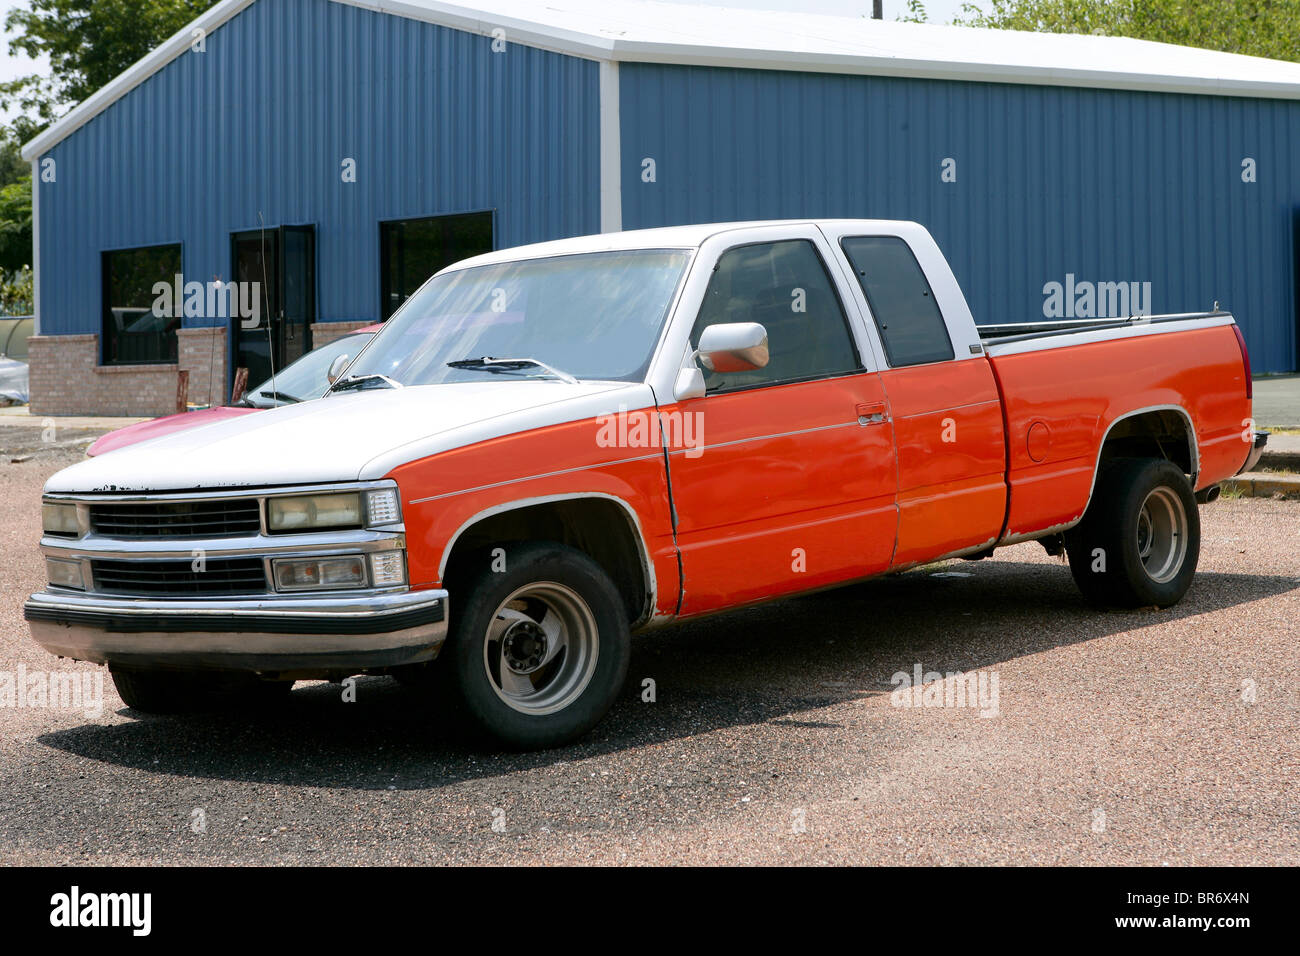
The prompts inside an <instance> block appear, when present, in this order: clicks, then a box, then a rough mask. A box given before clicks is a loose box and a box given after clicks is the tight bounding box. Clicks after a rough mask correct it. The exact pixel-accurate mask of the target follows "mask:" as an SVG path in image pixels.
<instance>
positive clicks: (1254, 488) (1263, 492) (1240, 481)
mask: <svg viewBox="0 0 1300 956" xmlns="http://www.w3.org/2000/svg"><path fill="white" fill-rule="evenodd" d="M1222 485H1223V490H1224V491H1225V492H1229V491H1231V492H1236V493H1238V494H1240V495H1241V496H1242V497H1244V498H1296V499H1300V476H1281V475H1269V474H1262V473H1260V472H1257V471H1249V472H1246V474H1244V475H1238V476H1237V477H1235V478H1229V479H1228V480H1227V481H1224V482H1222Z"/></svg>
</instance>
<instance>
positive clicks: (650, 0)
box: [23, 0, 1300, 160]
mask: <svg viewBox="0 0 1300 956" xmlns="http://www.w3.org/2000/svg"><path fill="white" fill-rule="evenodd" d="M253 2H255V0H223V2H221V3H219V4H217V5H216V6H215V7H213V8H212V9H210V10H208V11H207V12H206V13H204V14H203V15H202V16H200V17H199V18H198V19H197V20H195V21H194V22H193V23H191V24H189V25H187V26H186V27H184V28H183V29H181V30H180V31H178V32H177V33H176V34H175V35H173V36H172V37H170V38H169V39H168V40H167V41H166V42H165V43H163V44H162V45H161V46H159V47H158V48H157V49H155V50H154V51H153V52H151V53H150V54H148V55H147V56H145V57H144V58H143V59H141V60H140V61H139V62H138V63H136V64H135V65H133V66H132V67H131V68H130V69H128V70H127V71H126V72H124V73H122V74H121V75H120V76H118V77H117V78H116V79H114V80H113V81H112V82H111V83H109V84H108V85H107V86H105V87H104V88H103V89H101V90H99V91H98V92H96V93H95V94H94V95H93V96H91V97H89V98H88V99H86V100H85V101H84V102H83V103H81V104H80V105H78V106H77V107H76V108H74V109H73V110H72V111H70V112H69V113H68V114H67V115H66V116H64V117H63V118H62V119H61V120H59V121H58V122H56V123H54V124H53V125H52V126H50V128H49V129H47V130H46V131H45V132H43V133H42V134H41V135H39V136H37V137H36V138H35V139H33V140H32V141H31V142H29V143H27V144H26V145H25V146H24V147H23V157H24V158H25V159H27V160H32V159H35V158H37V157H39V156H40V155H41V154H42V153H44V152H45V151H46V150H48V149H50V148H51V147H52V146H54V145H55V144H56V143H58V142H60V141H61V140H63V139H64V138H65V137H67V136H68V135H69V134H70V133H72V132H73V131H75V130H77V129H79V128H80V127H81V126H83V125H85V124H86V123H87V122H89V121H90V120H91V119H93V118H94V117H95V116H97V115H98V114H99V113H101V112H103V111H104V110H105V109H107V108H108V107H109V106H111V105H112V104H113V103H114V102H116V101H117V100H118V99H120V98H121V97H122V96H124V95H125V94H126V93H127V92H129V91H130V90H132V89H134V88H135V87H136V86H138V85H139V84H140V83H142V82H144V81H145V80H146V79H148V78H149V77H150V76H152V75H153V74H154V73H156V72H157V71H158V70H160V69H162V68H163V67H164V66H166V65H167V64H168V63H170V62H171V61H172V60H174V59H176V58H177V57H178V56H180V55H181V54H183V53H184V52H185V51H186V50H188V49H189V47H190V43H191V37H192V33H193V31H194V30H195V29H196V28H201V29H203V30H204V31H205V32H206V33H211V32H212V31H213V30H215V29H216V28H217V27H219V26H221V25H222V24H223V23H225V22H226V21H227V20H229V19H230V18H231V17H233V16H235V15H236V14H237V13H239V12H240V11H241V10H243V9H244V8H245V7H248V6H249V5H250V4H252V3H253ZM332 2H337V3H346V4H349V5H351V6H356V7H362V8H365V9H368V10H374V11H377V12H381V13H388V14H392V15H394V16H400V17H406V18H409V19H414V20H421V21H424V22H426V23H433V24H437V25H439V26H444V27H450V28H452V29H456V30H462V31H466V32H469V33H477V34H481V35H485V36H486V35H491V34H492V32H493V31H494V30H497V29H503V30H505V33H506V40H507V42H510V43H517V44H522V45H525V46H531V47H537V48H540V49H544V50H551V51H553V52H557V53H565V54H568V55H571V56H579V57H584V58H587V59H594V60H602V61H612V62H643V63H646V62H648V63H679V64H685V65H694V66H722V67H739V68H745V69H780V70H798V71H804V72H822V73H848V74H861V75H876V76H911V77H924V78H929V79H952V80H966V81H973V82H989V83H1015V84H1032V85H1048V86H1080V87H1095V88H1107V89H1127V90H1151V91H1156V92H1168V93H1195V94H1210V95H1220V96H1249V97H1267V98H1274V99H1300V64H1295V63H1288V62H1282V61H1276V60H1266V59H1262V58H1259V57H1249V56H1240V55H1237V54H1230V53H1218V52H1215V51H1209V50H1198V49H1192V48H1188V47H1178V46H1172V45H1170V44H1165V43H1153V42H1150V41H1145V40H1134V39H1128V38H1123V37H1100V36H1077V35H1070V34H1030V33H1021V32H1016V31H1005V30H980V29H975V28H971V27H951V26H935V25H930V24H912V23H901V22H895V21H880V20H863V19H860V18H852V17H842V16H827V15H823V14H806V13H795V12H791V11H781V10H776V11H774V10H755V9H751V8H746V9H727V8H723V7H716V6H702V5H695V6H691V5H683V4H680V3H678V4H674V3H666V2H658V0H546V2H544V3H543V2H538V0H467V2H465V3H447V2H443V0H332Z"/></svg>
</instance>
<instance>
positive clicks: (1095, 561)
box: [1065, 458, 1201, 607]
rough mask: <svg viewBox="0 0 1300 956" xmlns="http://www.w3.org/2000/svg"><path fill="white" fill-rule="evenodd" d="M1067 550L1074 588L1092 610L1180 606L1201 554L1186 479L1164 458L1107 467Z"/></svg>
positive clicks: (1129, 460) (1072, 531)
mask: <svg viewBox="0 0 1300 956" xmlns="http://www.w3.org/2000/svg"><path fill="white" fill-rule="evenodd" d="M1180 539H1181V540H1180ZM1165 542H1167V544H1166V543H1165ZM1065 548H1066V553H1067V554H1068V555H1069V559H1070V571H1071V573H1072V574H1073V575H1074V581H1075V583H1076V584H1077V585H1078V586H1079V590H1080V591H1082V592H1083V595H1084V597H1086V598H1087V599H1088V600H1089V601H1092V602H1093V603H1094V604H1099V605H1103V606H1114V607H1150V606H1152V605H1154V606H1156V607H1170V606H1172V605H1174V604H1177V603H1178V602H1179V601H1180V600H1182V598H1183V595H1184V594H1186V593H1187V589H1188V588H1189V587H1191V584H1192V576H1193V575H1194V574H1195V573H1196V563H1197V561H1198V560H1199V558H1200V552H1201V521H1200V515H1199V514H1198V513H1197V509H1196V498H1195V496H1194V495H1193V493H1192V487H1191V484H1190V483H1189V482H1188V480H1187V476H1186V475H1184V474H1183V472H1182V470H1181V469H1180V468H1178V466H1176V465H1174V464H1172V463H1171V462H1168V461H1166V460H1164V459H1163V458H1117V459H1114V460H1113V461H1110V462H1107V463H1106V464H1105V465H1103V466H1102V470H1101V473H1100V474H1099V475H1098V476H1097V485H1096V488H1094V489H1093V495H1092V501H1091V502H1090V503H1089V505H1088V510H1087V512H1085V514H1084V516H1083V520H1082V521H1081V522H1079V524H1077V525H1076V526H1075V527H1073V528H1071V529H1070V530H1069V531H1067V532H1066V534H1065ZM1144 548H1145V555H1144Z"/></svg>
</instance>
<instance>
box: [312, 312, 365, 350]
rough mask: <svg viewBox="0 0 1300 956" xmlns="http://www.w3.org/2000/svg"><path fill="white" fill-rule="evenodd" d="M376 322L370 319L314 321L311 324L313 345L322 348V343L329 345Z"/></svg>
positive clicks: (315, 347)
mask: <svg viewBox="0 0 1300 956" xmlns="http://www.w3.org/2000/svg"><path fill="white" fill-rule="evenodd" d="M374 324H375V323H374V322H372V321H371V320H369V319H365V320H362V321H359V322H313V323H312V324H311V347H312V348H314V349H318V348H320V347H321V346H322V345H328V344H329V343H330V342H333V341H334V340H335V339H340V338H342V337H343V336H345V335H347V334H348V333H349V332H355V331H356V330H357V329H364V328H365V327H366V326H367V325H374Z"/></svg>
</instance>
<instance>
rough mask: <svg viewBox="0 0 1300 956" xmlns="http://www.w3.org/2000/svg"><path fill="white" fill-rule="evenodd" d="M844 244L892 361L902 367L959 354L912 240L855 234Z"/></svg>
mask: <svg viewBox="0 0 1300 956" xmlns="http://www.w3.org/2000/svg"><path fill="white" fill-rule="evenodd" d="M841 245H842V246H843V248H844V254H845V255H846V256H848V257H849V262H850V264H852V266H853V272H854V274H855V275H856V276H857V277H858V283H859V284H860V285H861V286H862V293H863V294H864V295H865V296H866V297H867V304H868V305H869V306H871V314H872V316H873V317H874V318H875V320H876V327H877V328H878V329H880V338H881V339H882V340H883V341H884V343H885V354H886V355H887V356H888V358H889V364H890V365H891V366H892V367H894V368H899V367H900V366H904V365H924V364H925V363H927V362H944V361H947V360H948V359H951V358H953V350H952V341H951V340H950V339H949V338H948V328H947V326H946V325H944V322H943V315H942V313H940V312H939V304H938V303H937V302H935V301H934V293H933V292H932V291H931V289H930V283H928V282H927V281H926V279H925V273H924V272H922V271H921V266H920V264H919V263H918V262H917V261H916V257H915V256H914V255H912V250H911V249H909V248H908V246H907V243H906V242H904V241H903V240H902V239H899V238H898V237H896V236H854V237H850V238H845V239H844V240H842V242H841Z"/></svg>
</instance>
